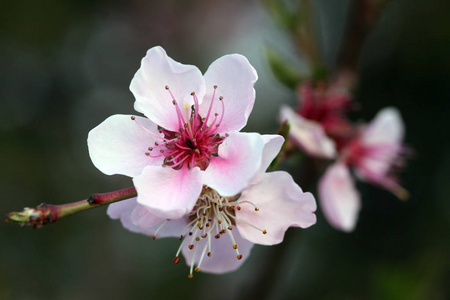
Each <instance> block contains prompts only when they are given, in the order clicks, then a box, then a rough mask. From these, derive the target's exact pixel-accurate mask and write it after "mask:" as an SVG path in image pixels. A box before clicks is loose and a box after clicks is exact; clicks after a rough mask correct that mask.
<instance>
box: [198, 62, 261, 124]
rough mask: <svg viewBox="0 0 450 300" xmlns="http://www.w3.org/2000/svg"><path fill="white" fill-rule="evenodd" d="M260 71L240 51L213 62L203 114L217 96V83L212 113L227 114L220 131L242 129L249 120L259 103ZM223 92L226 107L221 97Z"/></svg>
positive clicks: (206, 74)
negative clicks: (258, 81) (256, 90)
mask: <svg viewBox="0 0 450 300" xmlns="http://www.w3.org/2000/svg"><path fill="white" fill-rule="evenodd" d="M257 79H258V75H257V74H256V71H255V69H254V68H253V67H252V66H251V65H250V63H249V62H248V60H247V59H246V58H245V57H244V56H242V55H238V54H231V55H225V56H222V57H221V58H219V59H217V60H216V61H215V62H213V63H212V64H211V65H210V66H209V68H208V71H206V73H205V84H206V95H205V97H204V99H203V104H202V105H201V106H200V115H202V116H203V117H204V116H206V114H207V113H208V109H209V107H210V104H211V100H212V99H213V97H212V96H213V92H214V86H215V85H217V90H216V94H215V98H214V104H213V106H212V110H211V112H212V113H218V114H219V116H222V114H223V120H222V123H221V124H220V128H219V129H218V132H221V133H225V132H231V131H234V130H236V131H239V130H241V129H242V128H243V127H244V126H245V124H247V119H248V116H249V115H250V112H251V111H252V109H253V104H254V103H255V89H254V88H253V86H254V85H255V82H256V80H257ZM220 96H223V100H222V101H223V104H224V106H225V111H224V113H223V110H222V103H220V102H221V101H219V99H218V97H220Z"/></svg>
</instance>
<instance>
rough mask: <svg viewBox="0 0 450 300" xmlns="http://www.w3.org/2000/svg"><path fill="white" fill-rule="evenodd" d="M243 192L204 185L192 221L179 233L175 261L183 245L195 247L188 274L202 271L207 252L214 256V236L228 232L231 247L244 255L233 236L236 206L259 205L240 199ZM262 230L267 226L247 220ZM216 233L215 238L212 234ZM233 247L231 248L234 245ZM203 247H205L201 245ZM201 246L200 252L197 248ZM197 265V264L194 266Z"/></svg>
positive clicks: (219, 236) (190, 216)
mask: <svg viewBox="0 0 450 300" xmlns="http://www.w3.org/2000/svg"><path fill="white" fill-rule="evenodd" d="M240 196H241V195H240V194H239V195H236V196H233V197H223V196H220V195H219V194H218V193H217V192H216V191H215V190H213V189H211V188H209V187H207V186H204V187H203V190H202V193H201V195H200V197H199V198H198V200H197V203H196V204H195V206H194V208H193V210H192V211H191V213H190V214H189V215H188V216H187V217H188V218H189V221H190V222H189V223H188V224H187V225H186V227H185V228H183V230H182V231H181V233H180V240H181V244H180V247H179V248H178V251H177V253H176V255H175V258H174V260H173V263H174V264H177V263H178V262H179V261H180V258H179V257H178V256H179V254H180V252H181V249H182V248H183V246H184V245H185V244H186V243H188V248H189V249H190V250H192V251H194V255H193V256H192V262H191V267H190V273H189V275H188V277H189V278H192V277H193V271H194V270H195V271H196V272H199V271H200V265H201V264H202V261H203V259H204V257H205V256H208V257H211V256H212V250H211V248H212V247H211V244H212V243H213V241H214V239H220V238H221V237H222V236H223V235H225V234H226V233H228V236H229V239H230V242H231V247H232V248H233V249H234V251H236V258H237V259H242V254H240V253H239V249H238V248H239V247H238V245H237V243H236V240H235V238H234V236H233V233H232V230H233V228H234V226H235V225H236V220H237V217H236V210H241V205H251V206H253V207H254V210H255V211H259V209H258V208H257V207H256V206H255V205H254V204H253V203H252V202H250V201H239V198H240ZM238 220H239V222H243V223H246V224H248V223H247V222H245V221H244V220H242V219H238ZM168 222H170V220H167V221H165V222H164V223H162V224H161V226H160V227H159V228H158V229H157V230H156V231H155V234H154V235H153V239H156V235H157V234H158V231H159V230H160V229H161V228H162V227H164V225H166V224H167V223H168ZM248 225H250V226H252V227H253V228H255V229H256V230H259V231H260V232H262V233H263V234H267V231H266V230H265V229H260V228H258V227H256V226H254V225H252V224H248ZM212 237H214V239H213V238H212ZM202 240H204V241H205V243H204V245H203V248H202V247H201V246H202V245H200V242H201V241H202ZM231 247H230V248H231ZM198 248H202V249H198ZM198 250H200V251H201V253H200V254H199V253H198V252H197V251H198ZM197 255H200V258H199V260H198V264H197V266H195V261H196V258H197V257H198V256H197ZM194 266H195V267H194Z"/></svg>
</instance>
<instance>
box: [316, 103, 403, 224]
mask: <svg viewBox="0 0 450 300" xmlns="http://www.w3.org/2000/svg"><path fill="white" fill-rule="evenodd" d="M403 135H404V126H403V122H402V120H401V117H400V113H399V112H398V110H397V109H395V108H392V107H390V108H385V109H383V110H381V111H380V112H379V113H378V114H377V116H376V117H375V119H374V120H373V121H372V122H371V123H370V124H369V125H368V126H367V127H365V128H363V129H362V131H361V133H360V134H359V135H358V136H357V137H356V138H355V139H354V140H352V141H351V142H350V143H349V144H348V145H347V147H346V148H344V149H343V150H342V156H341V158H340V160H339V161H338V162H336V163H335V164H333V165H332V166H330V167H329V168H328V169H327V171H326V172H325V174H324V175H323V177H322V178H321V179H320V181H319V190H318V191H319V199H320V203H321V207H322V209H323V212H324V214H325V217H326V218H327V220H328V221H329V222H330V224H331V225H333V226H334V227H335V228H337V229H340V230H343V231H352V230H353V229H354V227H355V225H356V221H357V218H358V213H359V210H360V207H361V203H360V197H359V194H358V192H357V191H356V189H355V187H354V182H353V179H352V177H351V175H350V171H349V167H352V168H353V169H354V170H355V173H356V175H357V176H358V177H359V178H360V179H362V180H364V181H367V182H369V183H371V184H374V185H378V186H381V187H383V188H385V189H387V190H389V191H391V192H393V193H394V194H395V195H397V196H398V197H399V198H400V199H406V198H407V197H408V192H407V191H406V190H405V189H403V188H402V187H401V186H400V185H399V184H398V180H397V178H396V177H395V171H396V170H397V169H398V168H399V167H402V166H403V165H404V159H403V155H404V154H405V153H406V151H407V149H406V148H405V147H404V146H403V145H402V140H403Z"/></svg>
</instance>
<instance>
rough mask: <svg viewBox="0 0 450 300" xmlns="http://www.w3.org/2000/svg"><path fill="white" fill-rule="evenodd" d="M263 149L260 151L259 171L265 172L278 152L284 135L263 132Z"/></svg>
mask: <svg viewBox="0 0 450 300" xmlns="http://www.w3.org/2000/svg"><path fill="white" fill-rule="evenodd" d="M262 138H263V140H264V149H263V153H262V161H261V172H265V171H266V170H267V168H268V167H269V166H270V164H271V163H272V161H273V160H274V159H275V157H277V155H278V153H280V150H281V147H282V146H283V143H284V137H282V136H281V135H278V134H263V135H262Z"/></svg>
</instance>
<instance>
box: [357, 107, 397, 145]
mask: <svg viewBox="0 0 450 300" xmlns="http://www.w3.org/2000/svg"><path fill="white" fill-rule="evenodd" d="M404 131H405V129H404V125H403V121H402V118H401V116H400V112H399V111H398V110H397V109H396V108H394V107H387V108H384V109H382V110H381V111H380V112H378V114H377V115H376V116H375V118H374V120H373V121H372V122H371V123H370V124H369V126H367V128H366V129H365V130H364V134H363V137H362V139H363V143H364V144H365V145H367V146H373V145H383V144H397V143H398V144H399V143H400V142H401V141H402V139H403V135H404Z"/></svg>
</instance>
